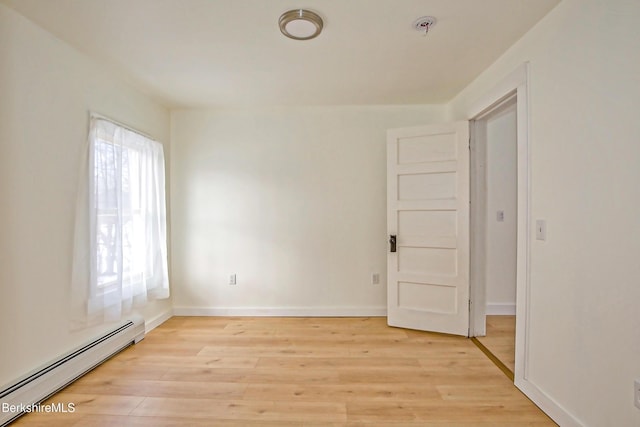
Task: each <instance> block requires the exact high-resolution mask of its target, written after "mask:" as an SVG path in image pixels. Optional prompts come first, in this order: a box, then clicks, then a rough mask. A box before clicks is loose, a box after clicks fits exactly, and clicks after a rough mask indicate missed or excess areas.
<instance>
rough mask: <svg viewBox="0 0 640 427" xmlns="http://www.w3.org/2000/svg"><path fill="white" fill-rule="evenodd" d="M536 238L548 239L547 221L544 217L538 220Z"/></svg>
mask: <svg viewBox="0 0 640 427" xmlns="http://www.w3.org/2000/svg"><path fill="white" fill-rule="evenodd" d="M536 240H547V221H546V220H544V219H537V220H536Z"/></svg>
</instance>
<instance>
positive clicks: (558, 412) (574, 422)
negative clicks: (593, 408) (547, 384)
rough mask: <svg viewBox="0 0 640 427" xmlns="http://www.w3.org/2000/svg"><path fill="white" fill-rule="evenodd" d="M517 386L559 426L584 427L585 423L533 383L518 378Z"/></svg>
mask: <svg viewBox="0 0 640 427" xmlns="http://www.w3.org/2000/svg"><path fill="white" fill-rule="evenodd" d="M515 385H516V387H518V388H519V389H520V390H521V391H522V392H523V393H524V394H525V395H526V396H527V397H528V398H529V399H531V401H532V402H533V403H535V404H536V405H537V406H538V407H539V408H540V409H542V411H544V413H545V414H547V415H548V416H549V417H551V419H552V420H553V421H555V422H556V423H557V424H558V425H561V426H562V427H584V424H583V423H581V422H580V421H579V420H578V419H577V418H575V417H574V416H573V415H571V414H570V413H569V412H568V411H567V410H566V409H565V408H563V407H562V406H561V405H559V404H558V402H556V401H555V400H553V399H552V398H551V397H549V395H547V394H546V393H544V392H543V391H542V390H540V389H539V388H538V387H537V386H536V385H535V384H533V383H532V382H530V381H528V380H525V379H519V378H516V380H515Z"/></svg>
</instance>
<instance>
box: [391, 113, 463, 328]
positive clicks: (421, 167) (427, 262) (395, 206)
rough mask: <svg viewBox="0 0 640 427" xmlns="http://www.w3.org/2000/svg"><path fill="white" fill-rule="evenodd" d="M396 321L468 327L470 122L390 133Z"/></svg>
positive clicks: (412, 325)
mask: <svg viewBox="0 0 640 427" xmlns="http://www.w3.org/2000/svg"><path fill="white" fill-rule="evenodd" d="M387 231H388V234H389V236H391V235H393V236H397V237H396V247H397V252H390V251H389V249H390V248H388V254H387V267H388V268H387V274H388V278H387V283H388V288H387V293H388V295H387V318H388V323H389V325H390V326H397V327H404V328H410V329H418V330H427V331H434V332H443V333H449V334H456V335H463V336H467V335H468V331H469V329H468V328H469V123H468V122H466V121H465V122H457V123H450V124H442V125H429V126H420V127H412V128H402V129H390V130H388V132H387Z"/></svg>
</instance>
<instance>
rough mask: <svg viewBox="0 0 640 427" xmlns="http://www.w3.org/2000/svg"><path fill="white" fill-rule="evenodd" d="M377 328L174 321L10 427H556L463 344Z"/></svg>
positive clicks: (300, 321)
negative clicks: (60, 407)
mask: <svg viewBox="0 0 640 427" xmlns="http://www.w3.org/2000/svg"><path fill="white" fill-rule="evenodd" d="M385 322H386V319H385V318H221V317H174V318H172V319H170V320H168V321H167V322H165V323H164V324H163V325H161V326H160V327H158V328H156V329H155V330H154V331H152V332H151V333H150V334H148V335H147V337H146V338H145V339H144V340H143V341H142V342H140V343H139V344H137V345H135V346H133V347H130V348H128V349H127V350H125V351H124V352H122V353H120V354H118V355H117V356H115V357H114V358H112V359H111V360H109V361H107V362H106V363H104V364H103V365H101V366H99V367H98V368H96V369H95V370H94V371H92V372H91V373H89V374H87V375H86V376H84V377H82V378H81V379H80V380H78V381H76V382H75V383H74V384H72V385H70V386H69V387H67V388H66V389H64V390H63V391H61V392H60V393H58V394H56V395H54V396H53V397H52V398H51V399H49V402H50V403H51V402H53V403H65V402H73V403H75V406H76V411H75V412H74V413H72V414H45V413H32V414H28V415H26V416H23V417H22V418H20V419H19V420H18V421H17V422H16V423H15V424H14V425H15V426H22V425H24V426H35V425H40V426H47V427H49V426H114V427H115V426H118V427H119V426H154V427H157V426H176V427H177V426H245V425H247V426H257V425H260V426H325V425H330V426H364V425H376V426H385V425H388V426H396V427H399V426H425V427H429V426H442V427H454V426H458V427H462V426H467V427H471V426H474V427H489V426H491V427H500V426H502V427H506V426H528V427H542V426H553V425H555V424H554V423H553V422H552V421H551V420H550V419H549V418H548V417H547V416H546V415H545V414H544V413H543V412H542V411H540V409H538V408H537V407H536V406H535V405H534V404H533V403H531V402H530V401H529V400H528V399H527V398H526V397H525V396H524V395H523V394H521V393H520V391H518V390H517V389H516V388H515V386H514V385H513V384H512V383H511V382H510V381H509V380H508V379H507V378H506V377H505V376H504V374H503V373H502V372H501V371H500V370H499V369H498V368H497V367H496V366H495V365H494V364H493V363H492V362H491V361H490V360H489V359H488V358H487V357H486V356H485V355H484V354H483V353H482V352H481V351H480V350H479V349H478V348H477V347H476V346H475V345H474V344H473V343H472V342H471V341H470V340H468V339H466V338H459V337H452V336H446V335H439V334H432V333H425V332H417V331H410V330H404V329H396V328H390V327H387V326H386V323H385Z"/></svg>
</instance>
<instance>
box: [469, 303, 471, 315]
mask: <svg viewBox="0 0 640 427" xmlns="http://www.w3.org/2000/svg"><path fill="white" fill-rule="evenodd" d="M469 313H471V300H469Z"/></svg>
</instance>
